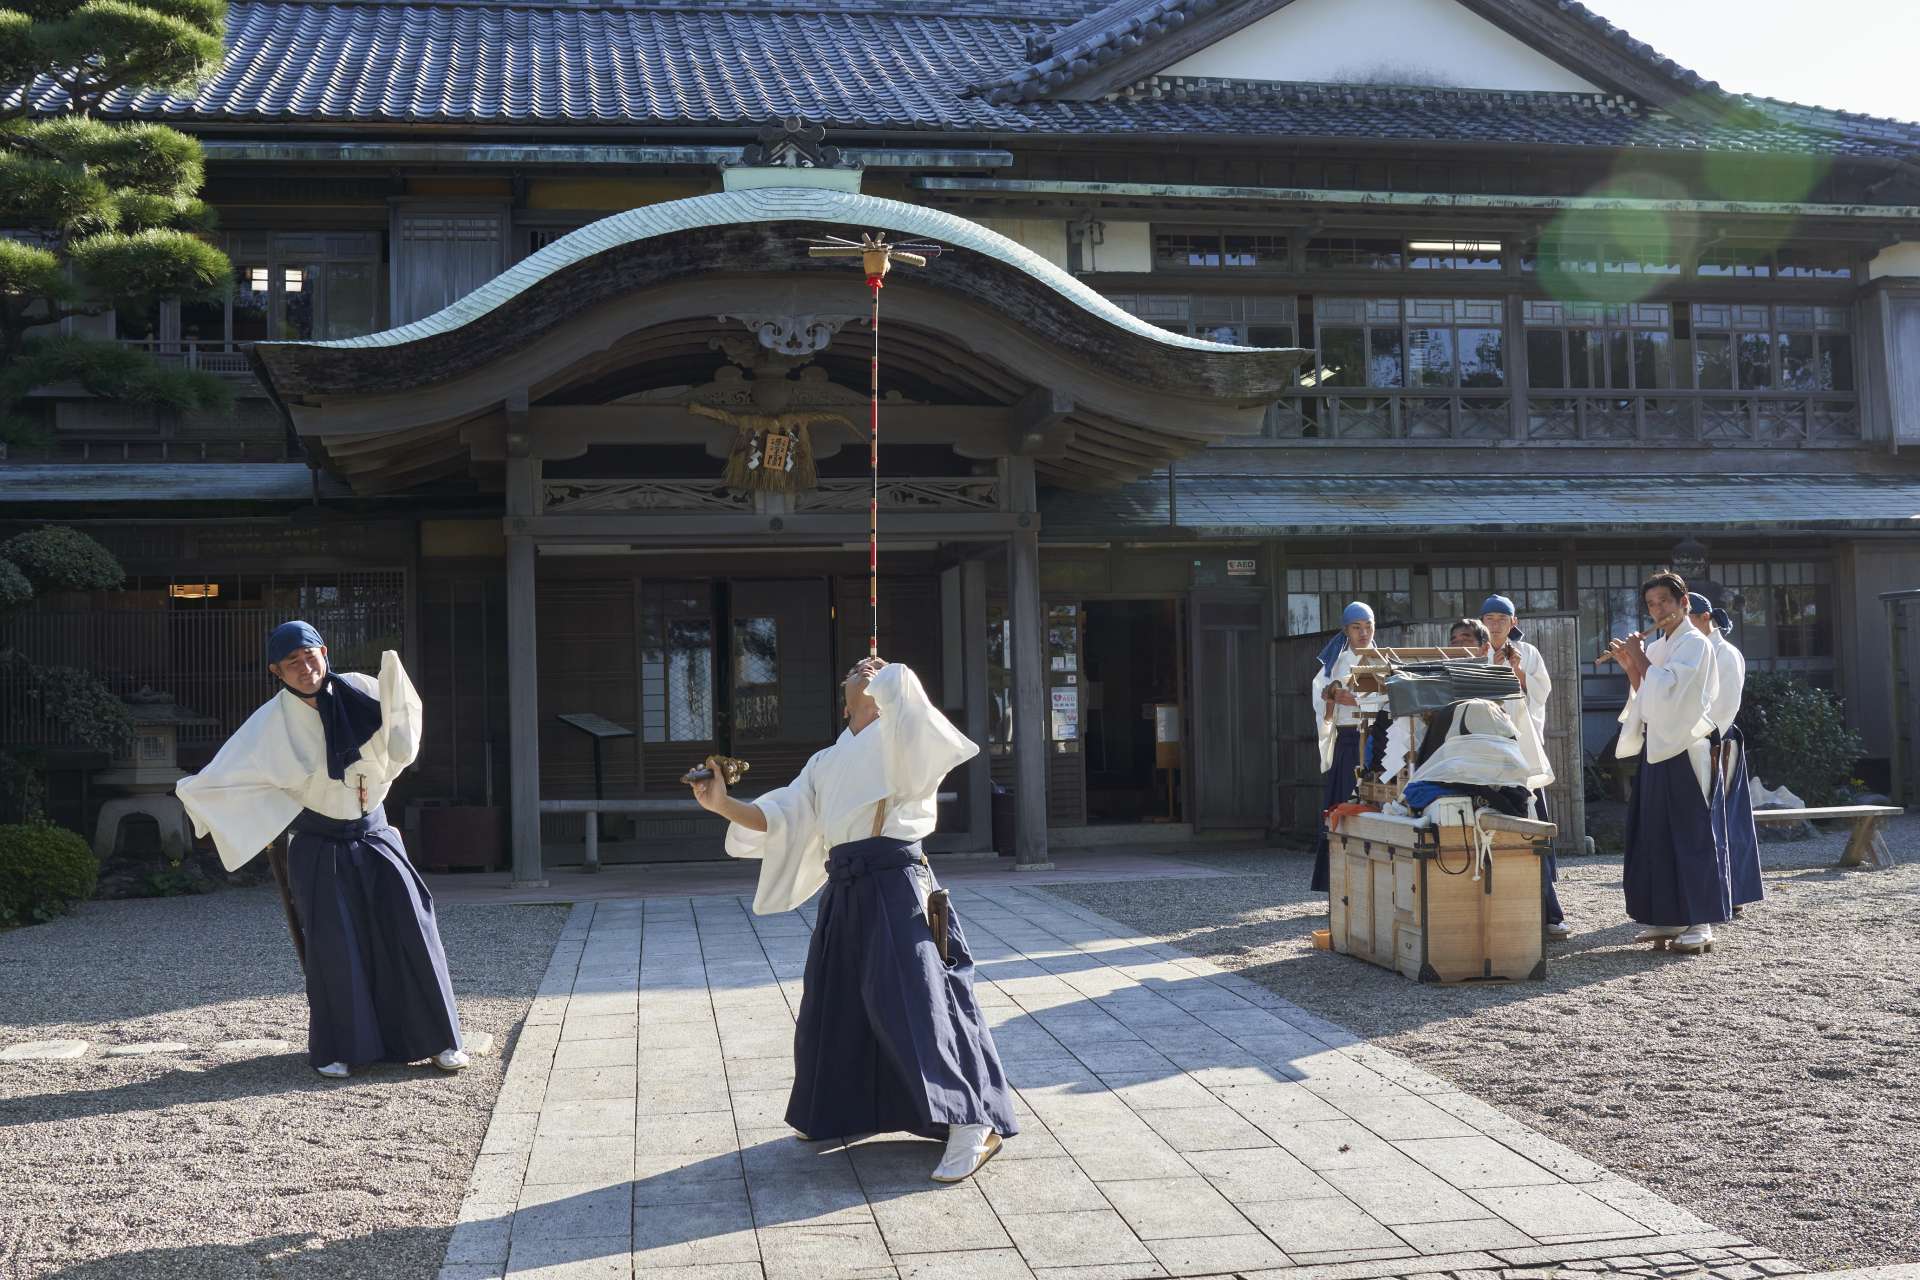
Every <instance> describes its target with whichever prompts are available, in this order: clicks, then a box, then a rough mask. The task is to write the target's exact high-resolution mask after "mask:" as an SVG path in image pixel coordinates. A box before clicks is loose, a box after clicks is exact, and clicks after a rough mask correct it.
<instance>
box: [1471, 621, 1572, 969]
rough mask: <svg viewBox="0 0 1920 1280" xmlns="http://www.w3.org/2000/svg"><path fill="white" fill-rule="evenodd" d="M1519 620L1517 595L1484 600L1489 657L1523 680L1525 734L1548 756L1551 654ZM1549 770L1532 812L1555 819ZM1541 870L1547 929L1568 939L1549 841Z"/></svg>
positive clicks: (1556, 857)
mask: <svg viewBox="0 0 1920 1280" xmlns="http://www.w3.org/2000/svg"><path fill="white" fill-rule="evenodd" d="M1462 621H1467V619H1462ZM1519 621H1520V619H1519V614H1518V611H1517V610H1516V609H1515V607H1514V603H1513V601H1512V600H1511V599H1509V598H1508V597H1506V596H1503V595H1491V596H1488V597H1487V599H1486V602H1485V603H1484V604H1482V605H1481V606H1480V625H1481V626H1482V627H1483V628H1484V629H1485V630H1486V633H1487V661H1488V662H1502V663H1505V664H1506V665H1507V666H1509V667H1511V668H1512V669H1513V674H1514V677H1515V678H1516V679H1517V680H1519V681H1520V697H1521V698H1522V699H1524V700H1525V712H1526V719H1527V721H1528V723H1527V724H1526V725H1524V726H1521V730H1522V737H1523V738H1530V739H1531V741H1532V747H1531V749H1532V750H1533V751H1534V752H1535V753H1536V754H1537V756H1538V758H1539V759H1540V760H1541V761H1542V762H1544V761H1545V760H1546V758H1547V702H1548V699H1550V698H1551V697H1552V696H1553V676H1552V674H1551V673H1550V672H1548V670H1547V660H1546V659H1545V658H1544V657H1542V656H1541V654H1540V650H1539V649H1538V648H1536V647H1535V646H1534V645H1533V644H1532V643H1531V642H1529V641H1528V640H1527V639H1526V638H1525V637H1524V635H1523V634H1522V632H1521V630H1520V627H1519ZM1508 710H1509V711H1512V712H1514V713H1515V719H1516V720H1518V719H1519V711H1520V708H1518V707H1515V706H1512V705H1509V707H1508ZM1545 772H1546V775H1547V777H1546V781H1545V782H1543V783H1541V784H1539V785H1538V786H1536V787H1535V788H1534V790H1533V816H1534V817H1536V818H1538V819H1540V821H1542V822H1551V821H1553V818H1552V816H1551V815H1550V814H1549V813H1548V811H1547V788H1548V787H1550V786H1552V785H1553V770H1552V769H1551V768H1547V769H1546V771H1545ZM1540 873H1541V874H1540V905H1541V911H1542V913H1543V916H1544V919H1545V921H1546V923H1545V927H1544V932H1545V934H1546V936H1547V937H1548V938H1550V939H1552V940H1554V941H1556V942H1564V941H1566V940H1567V939H1568V938H1571V937H1572V936H1573V926H1572V925H1570V924H1568V923H1567V917H1566V913H1565V911H1564V910H1563V909H1562V908H1561V906H1560V891H1559V889H1558V888H1557V887H1556V886H1557V884H1558V882H1559V880H1560V858H1559V855H1557V854H1556V853H1554V851H1553V849H1552V848H1551V847H1548V849H1547V851H1546V852H1545V853H1544V854H1543V855H1541V859H1540Z"/></svg>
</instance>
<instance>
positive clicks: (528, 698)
mask: <svg viewBox="0 0 1920 1280" xmlns="http://www.w3.org/2000/svg"><path fill="white" fill-rule="evenodd" d="M539 491H540V463H539V461H538V460H537V459H533V458H527V457H524V456H522V457H513V456H511V455H510V456H509V457H508V458H507V492H506V507H507V738H508V742H509V744H510V746H509V753H508V759H509V761H510V765H511V778H510V781H509V782H508V785H507V803H508V804H509V805H510V806H511V807H512V812H513V828H512V831H513V883H514V886H515V887H516V888H539V887H542V886H544V885H545V884H546V883H547V879H546V875H547V873H546V867H545V866H544V865H543V860H542V858H543V855H542V850H541V847H540V661H539V645H538V640H539V630H540V628H539V618H538V611H537V608H536V605H535V596H534V541H533V535H532V534H530V533H519V532H515V530H516V528H524V527H525V525H524V524H523V523H522V518H523V517H526V516H530V515H534V514H536V513H537V512H538V510H539Z"/></svg>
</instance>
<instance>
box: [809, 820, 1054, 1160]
mask: <svg viewBox="0 0 1920 1280" xmlns="http://www.w3.org/2000/svg"><path fill="white" fill-rule="evenodd" d="M925 866H926V855H925V854H923V853H922V852H921V849H920V844H919V842H918V841H906V840H899V839H893V838H888V837H884V836H876V837H874V838H872V839H867V840H855V841H851V842H849V843H846V844H840V845H836V846H834V847H833V849H832V850H831V851H830V853H829V856H828V861H827V868H828V869H827V886H826V889H825V891H824V892H823V893H822V894H821V896H820V902H819V907H818V911H817V915H816V917H815V920H814V927H813V941H812V943H811V945H809V947H808V949H807V969H806V978H805V981H804V983H803V989H802V994H801V998H800V1013H799V1017H798V1019H797V1025H796V1027H795V1030H794V1042H793V1056H794V1080H793V1094H792V1096H791V1097H790V1099H789V1100H788V1103H787V1123H788V1124H790V1125H792V1126H793V1127H794V1128H795V1129H797V1130H799V1131H800V1132H801V1133H803V1134H805V1135H806V1136H807V1137H809V1138H815V1139H824V1138H841V1137H847V1136H850V1135H853V1134H866V1133H893V1132H907V1133H914V1134H918V1135H919V1136H921V1137H925V1138H945V1137H946V1136H947V1127H948V1126H949V1125H972V1124H984V1125H991V1126H992V1127H993V1129H994V1131H995V1132H996V1133H999V1134H1000V1135H1001V1136H1003V1137H1010V1136H1012V1135H1013V1134H1014V1133H1016V1132H1017V1131H1018V1126H1017V1125H1016V1124H1015V1123H1014V1118H1013V1098H1012V1094H1011V1092H1010V1090H1009V1089H1008V1086H1007V1076H1006V1072H1005V1071H1004V1070H1003V1069H1002V1067H1001V1065H1000V1055H999V1053H998V1051H996V1050H995V1048H994V1046H993V1036H992V1033H991V1032H989V1031H988V1029H987V1024H986V1021H985V1019H983V1018H982V1017H981V1015H980V1006H979V1004H978V1002H977V1001H976V1000H975V999H974V994H973V957H972V954H971V953H970V952H969V951H968V950H967V941H966V937H965V936H964V935H963V934H962V932H961V930H960V921H959V918H958V916H957V915H954V914H950V915H949V917H948V925H947V944H948V955H949V959H948V960H947V961H946V962H945V963H943V962H942V961H941V959H940V952H939V950H938V949H937V948H936V947H935V945H934V941H933V937H932V935H931V934H930V933H929V932H928V931H927V923H926V918H925V917H924V915H922V913H921V901H920V895H919V892H918V888H917V887H916V884H915V881H914V877H915V876H916V875H919V874H921V871H922V869H924V868H925Z"/></svg>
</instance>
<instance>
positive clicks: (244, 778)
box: [174, 649, 421, 871]
mask: <svg viewBox="0 0 1920 1280" xmlns="http://www.w3.org/2000/svg"><path fill="white" fill-rule="evenodd" d="M338 675H339V678H340V679H341V680H344V681H346V682H347V683H349V684H351V685H352V686H353V687H354V688H356V689H359V690H360V691H361V692H363V693H367V694H370V695H372V696H374V697H376V698H378V699H379V700H380V729H379V731H378V732H376V733H375V734H374V735H373V736H372V737H371V738H368V739H367V740H366V742H365V743H364V744H363V745H362V746H361V748H360V758H359V759H358V760H356V761H354V762H353V763H352V764H350V765H348V766H347V767H346V768H345V769H344V770H343V771H342V772H343V773H344V774H345V777H344V778H332V777H329V776H328V774H327V739H326V734H325V732H324V731H322V729H321V727H320V713H319V712H317V711H315V710H314V709H313V708H312V707H310V706H308V705H307V704H306V703H304V702H302V701H301V700H300V698H299V697H298V696H297V695H295V694H294V693H293V692H292V691H291V690H288V689H282V690H280V692H279V693H276V694H274V695H273V699H272V700H271V701H270V702H267V703H266V704H265V705H263V706H262V707H261V708H260V709H259V710H258V711H255V712H254V713H253V714H252V715H251V716H248V717H247V722H246V723H245V724H243V725H241V726H240V728H239V730H238V731H237V732H236V733H235V734H234V735H233V736H232V737H231V738H228V739H227V743H226V745H225V746H223V747H221V748H220V752H219V754H218V755H216V756H214V758H213V760H212V761H211V762H210V763H208V765H207V767H206V768H204V769H202V770H201V771H200V772H199V773H196V774H193V775H192V776H191V777H186V778H182V779H180V781H179V782H178V783H177V784H175V786H174V792H175V794H177V795H178V796H179V797H180V803H181V804H182V805H183V806H185V808H186V811H187V816H188V817H190V818H192V819H193V829H194V832H195V834H196V835H202V836H204V835H206V834H208V833H209V832H211V833H212V834H213V843H214V847H215V848H217V849H218V850H219V851H220V862H221V865H223V866H225V867H226V868H227V870H229V871H237V870H239V869H240V868H241V867H242V866H244V865H245V864H246V863H248V862H249V861H251V860H252V859H253V857H254V856H255V855H256V854H258V853H259V852H260V851H261V850H262V849H264V848H266V847H267V846H268V845H269V844H272V843H273V842H274V840H276V839H277V838H279V836H280V833H281V832H283V831H285V830H286V829H287V827H288V826H289V825H291V824H292V822H293V820H294V818H295V817H297V816H298V815H299V813H300V811H301V810H302V809H311V810H313V811H314V812H315V813H318V814H321V815H323V816H325V817H328V818H342V819H345V818H358V817H360V816H361V815H362V813H363V812H371V811H372V810H373V809H374V808H375V807H376V806H378V805H379V804H380V803H381V802H382V801H383V800H385V799H386V798H387V792H388V791H390V790H392V789H393V782H394V779H395V778H398V777H399V776H400V771H401V770H402V769H405V768H406V767H407V766H408V765H410V764H412V763H413V761H414V759H415V758H416V757H417V756H418V755H419V754H420V726H421V720H420V695H419V694H417V693H415V692H414V689H413V682H412V681H411V680H409V679H407V673H406V669H405V668H403V667H402V666H401V665H400V655H399V654H397V653H394V652H393V651H392V650H391V649H389V650H388V651H387V652H385V653H383V654H381V655H380V678H379V679H378V680H374V679H373V678H371V677H369V676H363V675H361V674H359V673H358V672H354V671H342V672H340V673H338ZM362 784H364V785H365V786H366V790H367V806H366V809H365V810H364V811H363V810H362V809H361V807H360V787H361V786H362Z"/></svg>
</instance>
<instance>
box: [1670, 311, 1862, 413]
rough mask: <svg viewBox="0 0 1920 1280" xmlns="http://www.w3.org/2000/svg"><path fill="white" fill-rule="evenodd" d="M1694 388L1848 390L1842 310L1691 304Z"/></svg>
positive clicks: (1849, 363)
mask: <svg viewBox="0 0 1920 1280" xmlns="http://www.w3.org/2000/svg"><path fill="white" fill-rule="evenodd" d="M1691 315H1692V344H1691V345H1692V349H1693V360H1692V363H1693V380H1694V385H1695V386H1697V387H1698V388H1699V389H1700V390H1702V391H1773V390H1779V391H1840V392H1851V391H1853V389H1854V386H1855V383H1854V371H1853V336H1852V334H1850V333H1849V332H1848V329H1849V328H1850V323H1849V316H1848V313H1847V309H1846V308H1845V307H1812V306H1774V307H1765V306H1749V305H1745V304H1732V303H1695V304H1694V305H1693V308H1692V313H1691Z"/></svg>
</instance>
